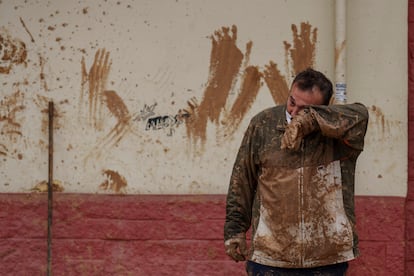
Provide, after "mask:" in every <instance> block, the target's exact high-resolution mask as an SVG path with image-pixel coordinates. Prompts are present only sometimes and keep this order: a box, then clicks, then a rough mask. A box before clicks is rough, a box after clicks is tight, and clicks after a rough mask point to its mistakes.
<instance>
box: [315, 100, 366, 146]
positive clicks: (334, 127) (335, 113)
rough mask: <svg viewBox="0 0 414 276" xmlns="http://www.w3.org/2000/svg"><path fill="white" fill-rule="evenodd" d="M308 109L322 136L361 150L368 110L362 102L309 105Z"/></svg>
mask: <svg viewBox="0 0 414 276" xmlns="http://www.w3.org/2000/svg"><path fill="white" fill-rule="evenodd" d="M309 109H310V112H311V114H312V116H313V117H314V118H315V120H316V122H317V124H318V127H319V129H320V131H321V132H322V134H323V135H324V136H327V137H331V138H335V139H339V140H341V141H342V142H343V143H344V144H345V145H347V146H349V147H351V148H353V149H355V150H358V151H362V150H363V148H364V137H365V133H366V130H367V125H368V110H367V108H366V107H365V106H364V105H363V104H360V103H354V104H344V105H330V106H311V107H310V108H309Z"/></svg>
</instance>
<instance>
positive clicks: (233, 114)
mask: <svg viewBox="0 0 414 276" xmlns="http://www.w3.org/2000/svg"><path fill="white" fill-rule="evenodd" d="M300 27H301V28H300V33H298V28H297V26H296V25H295V24H292V35H293V45H292V44H290V43H288V42H287V41H284V45H285V46H284V47H285V59H286V61H287V62H286V63H285V66H286V67H287V68H285V69H286V70H287V71H288V72H291V76H295V75H296V74H297V73H299V72H300V71H302V70H304V69H306V68H308V67H314V66H315V55H316V42H317V28H313V29H312V26H311V24H309V23H308V22H306V23H305V22H304V23H301V26H300ZM211 39H212V49H211V55H210V67H209V68H210V73H209V78H208V83H207V88H206V90H205V91H204V96H203V99H202V101H201V103H200V105H194V104H193V102H192V101H190V102H189V108H188V110H190V112H191V116H190V118H189V119H188V120H187V121H186V127H187V133H188V136H189V138H190V139H192V142H193V143H197V142H198V141H200V142H201V145H203V144H204V143H205V140H206V129H207V123H208V121H211V122H212V123H214V124H215V125H216V127H218V128H221V127H222V126H221V125H224V129H225V130H224V131H223V132H224V134H223V136H225V137H228V138H231V136H232V135H233V134H234V132H235V131H236V130H237V129H238V127H239V125H240V123H241V121H242V120H243V119H244V116H245V115H246V114H247V112H248V111H249V109H250V108H251V106H252V104H253V103H254V101H255V99H256V97H257V95H258V93H259V90H260V87H261V80H262V79H264V81H265V83H266V85H267V87H268V88H269V91H270V94H271V95H272V98H273V101H274V103H275V104H277V105H278V104H284V103H285V102H286V99H287V97H288V93H289V85H290V81H291V80H290V78H288V77H285V76H283V75H282V74H281V72H280V71H279V70H278V65H277V64H276V63H275V62H273V61H270V62H269V64H268V65H265V68H264V70H263V72H260V69H259V66H253V65H249V64H248V63H249V58H250V54H251V51H252V48H253V42H252V41H249V42H248V43H247V45H246V53H245V54H242V52H241V50H240V49H239V48H238V47H237V27H236V26H232V28H231V34H230V28H228V27H222V28H221V30H218V31H216V32H215V34H214V36H212V38H211ZM243 60H244V61H245V62H244V68H241V65H242V62H243ZM240 72H241V76H240ZM238 78H240V79H241V83H242V84H241V87H240V91H238V93H237V97H236V100H235V101H234V103H233V105H232V106H231V108H230V110H228V111H227V112H224V108H225V106H226V102H227V101H228V97H229V95H230V92H231V91H232V89H234V84H235V82H236V81H237V79H238ZM222 113H225V115H224V116H221V115H222Z"/></svg>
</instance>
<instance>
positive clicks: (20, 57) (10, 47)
mask: <svg viewBox="0 0 414 276" xmlns="http://www.w3.org/2000/svg"><path fill="white" fill-rule="evenodd" d="M26 58H27V49H26V44H25V43H24V42H23V41H21V40H19V39H17V38H13V37H12V36H11V35H10V34H9V33H8V31H7V30H6V29H4V27H3V28H0V74H9V73H10V70H11V69H12V68H13V66H18V65H26Z"/></svg>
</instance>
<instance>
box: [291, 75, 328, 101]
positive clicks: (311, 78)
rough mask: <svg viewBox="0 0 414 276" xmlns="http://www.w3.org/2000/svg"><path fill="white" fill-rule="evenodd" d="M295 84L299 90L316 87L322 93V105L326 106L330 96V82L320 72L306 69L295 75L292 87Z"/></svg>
mask: <svg viewBox="0 0 414 276" xmlns="http://www.w3.org/2000/svg"><path fill="white" fill-rule="evenodd" d="M293 84H296V85H297V86H298V88H300V89H301V90H312V88H313V87H314V86H316V87H318V88H319V90H320V91H321V93H322V97H323V104H324V105H328V104H329V102H330V100H331V97H332V94H333V88H332V87H333V86H332V82H331V81H330V80H329V79H328V78H327V77H326V76H325V75H324V74H322V73H321V72H319V71H316V70H314V69H312V68H308V69H306V70H304V71H302V72H300V73H299V74H297V75H296V77H295V79H294V80H293V82H292V85H293Z"/></svg>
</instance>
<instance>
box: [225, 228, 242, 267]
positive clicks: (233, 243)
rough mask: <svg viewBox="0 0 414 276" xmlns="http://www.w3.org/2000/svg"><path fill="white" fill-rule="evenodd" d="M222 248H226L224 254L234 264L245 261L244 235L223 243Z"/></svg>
mask: <svg viewBox="0 0 414 276" xmlns="http://www.w3.org/2000/svg"><path fill="white" fill-rule="evenodd" d="M224 246H225V248H226V254H227V255H229V256H230V257H231V258H232V259H233V260H235V261H236V262H238V261H245V260H246V257H247V245H246V235H245V234H244V233H240V234H237V235H236V236H234V237H232V238H230V239H228V240H226V241H225V242H224Z"/></svg>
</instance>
